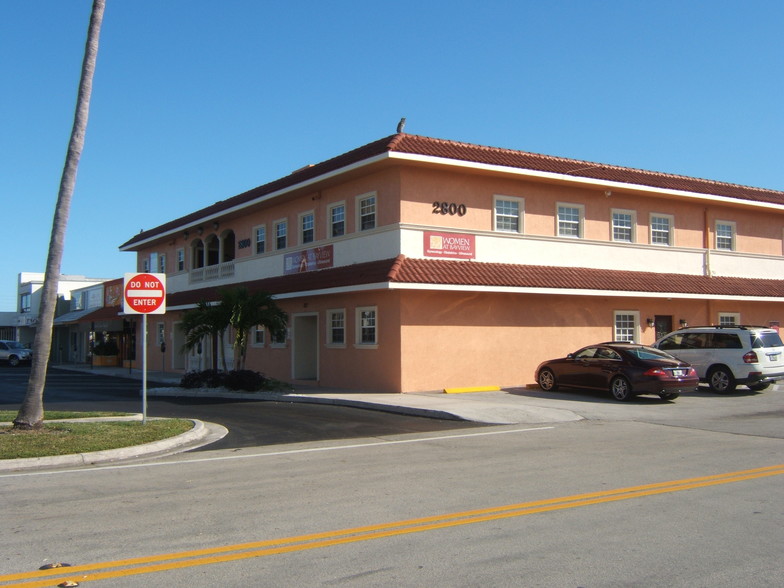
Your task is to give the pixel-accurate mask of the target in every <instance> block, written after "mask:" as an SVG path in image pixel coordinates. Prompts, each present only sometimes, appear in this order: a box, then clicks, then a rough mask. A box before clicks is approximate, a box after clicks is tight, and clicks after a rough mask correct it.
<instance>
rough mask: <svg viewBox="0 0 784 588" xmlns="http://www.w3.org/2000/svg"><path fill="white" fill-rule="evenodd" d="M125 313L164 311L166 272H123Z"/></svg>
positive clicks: (163, 312)
mask: <svg viewBox="0 0 784 588" xmlns="http://www.w3.org/2000/svg"><path fill="white" fill-rule="evenodd" d="M123 292H124V296H123V297H124V300H125V313H126V314H165V313H166V274H125V286H124V288H123Z"/></svg>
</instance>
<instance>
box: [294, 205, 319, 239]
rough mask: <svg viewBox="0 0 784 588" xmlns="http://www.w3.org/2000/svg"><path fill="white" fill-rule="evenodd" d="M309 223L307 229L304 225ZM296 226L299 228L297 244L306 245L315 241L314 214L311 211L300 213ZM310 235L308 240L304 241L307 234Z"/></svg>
mask: <svg viewBox="0 0 784 588" xmlns="http://www.w3.org/2000/svg"><path fill="white" fill-rule="evenodd" d="M308 221H309V225H310V226H309V227H308V226H307V225H306V224H305V223H306V222H308ZM297 226H298V227H299V244H300V245H307V244H308V243H313V242H314V241H315V240H316V213H315V212H313V211H312V210H308V211H306V212H302V213H300V214H299V216H298V218H297ZM308 232H309V233H310V239H309V240H306V235H307V233H308Z"/></svg>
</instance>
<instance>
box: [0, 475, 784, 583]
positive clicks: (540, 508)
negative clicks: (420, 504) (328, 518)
mask: <svg viewBox="0 0 784 588" xmlns="http://www.w3.org/2000/svg"><path fill="white" fill-rule="evenodd" d="M782 474H784V464H782V465H776V466H768V467H763V468H755V469H751V470H742V471H738V472H728V473H724V474H717V475H713V476H702V477H699V478H688V479H685V480H675V481H670V482H658V483H655V484H646V485H643V486H632V487H629V488H619V489H615V490H605V491H602V492H590V493H588V494H577V495H574V496H566V497H562V498H550V499H546V500H536V501H533V502H522V503H519V504H509V505H506V506H498V507H493V508H484V509H478V510H468V511H463V512H456V513H451V514H445V515H435V516H431V517H422V518H417V519H410V520H407V521H398V522H392V523H382V524H378V525H368V526H364V527H354V528H352V529H343V530H340V531H327V532H323V533H313V534H309V535H299V536H296V537H286V538H283V539H270V540H266V541H255V542H252V543H240V544H237V545H226V546H222V547H212V548H207V549H197V550H194V551H182V552H179V553H172V554H165V555H155V556H150V557H138V558H132V559H123V560H117V561H109V562H103V563H95V564H85V565H77V566H73V567H67V568H54V569H50V570H38V571H35V572H24V573H20V574H5V575H0V585H2V586H6V587H10V586H13V587H14V588H23V587H24V588H35V587H39V586H41V587H43V586H57V585H58V584H60V583H62V582H65V581H67V580H71V581H75V582H79V583H80V584H81V583H83V582H88V581H94V580H105V579H111V578H120V577H124V576H135V575H140V574H151V573H155V572H164V571H168V570H176V569H181V568H189V567H195V566H203V565H209V564H215V563H223V562H229V561H237V560H242V559H249V558H253V557H264V556H267V555H276V554H280V553H290V552H293V551H304V550H306V549H317V548H320V547H329V546H332V545H343V544H346V543H355V542H358V541H368V540H371V539H382V538H384V537H393V536H395V535H405V534H408V533H419V532H422V531H432V530H435V529H444V528H447V527H456V526H459V525H471V524H474V523H483V522H486V521H494V520H498V519H506V518H511V517H520V516H524V515H529V514H535V513H542V512H549V511H555V510H563V509H567V508H576V507H579V506H588V505H591V504H601V503H605V502H615V501H618V500H628V499H630V498H640V497H643V496H653V495H656V494H665V493H669V492H679V491H681V490H691V489H694V488H704V487H707V486H716V485H719V484H730V483H733V482H743V481H745V480H754V479H757V478H765V477H768V476H780V475H782ZM55 576H56V577H55ZM20 580H24V581H23V582H21V583H15V584H6V582H18V581H20Z"/></svg>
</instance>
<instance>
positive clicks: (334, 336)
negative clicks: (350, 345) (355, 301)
mask: <svg viewBox="0 0 784 588" xmlns="http://www.w3.org/2000/svg"><path fill="white" fill-rule="evenodd" d="M345 342H346V311H345V310H343V309H339V310H328V311H327V345H343V344H345Z"/></svg>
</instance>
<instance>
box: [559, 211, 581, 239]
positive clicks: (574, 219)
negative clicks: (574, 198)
mask: <svg viewBox="0 0 784 588" xmlns="http://www.w3.org/2000/svg"><path fill="white" fill-rule="evenodd" d="M581 227H582V211H581V209H580V207H579V206H573V205H568V204H559V205H558V236H559V237H577V238H580V237H582V230H581Z"/></svg>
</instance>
